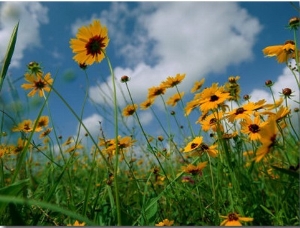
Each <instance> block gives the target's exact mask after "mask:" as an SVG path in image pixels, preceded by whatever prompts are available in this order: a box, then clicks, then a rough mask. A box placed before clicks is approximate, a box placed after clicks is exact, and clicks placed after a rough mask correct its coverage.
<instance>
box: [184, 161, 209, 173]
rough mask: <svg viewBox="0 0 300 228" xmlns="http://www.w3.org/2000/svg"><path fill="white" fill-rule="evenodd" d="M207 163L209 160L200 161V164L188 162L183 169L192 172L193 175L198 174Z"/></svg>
mask: <svg viewBox="0 0 300 228" xmlns="http://www.w3.org/2000/svg"><path fill="white" fill-rule="evenodd" d="M206 165H207V161H206V162H200V163H199V164H198V165H196V166H195V165H192V164H188V165H187V166H183V167H182V170H183V172H185V173H190V174H192V175H196V174H201V173H202V170H203V169H204V168H205V167H206Z"/></svg>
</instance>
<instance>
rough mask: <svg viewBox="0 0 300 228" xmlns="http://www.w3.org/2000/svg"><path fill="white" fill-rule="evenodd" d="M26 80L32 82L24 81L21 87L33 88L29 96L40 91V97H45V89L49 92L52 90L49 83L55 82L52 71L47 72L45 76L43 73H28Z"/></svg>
mask: <svg viewBox="0 0 300 228" xmlns="http://www.w3.org/2000/svg"><path fill="white" fill-rule="evenodd" d="M25 80H26V81H28V82H30V83H29V84H28V83H24V84H23V85H22V86H21V87H22V88H23V89H32V90H31V91H30V93H28V96H29V97H32V96H34V95H35V93H36V92H38V93H39V96H40V97H43V96H44V91H46V92H49V91H50V90H51V88H50V86H49V85H52V83H53V79H52V78H51V74H50V73H47V74H46V75H45V76H44V77H43V75H42V74H36V75H34V74H28V73H26V74H25Z"/></svg>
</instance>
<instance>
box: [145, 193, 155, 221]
mask: <svg viewBox="0 0 300 228" xmlns="http://www.w3.org/2000/svg"><path fill="white" fill-rule="evenodd" d="M157 208H158V203H157V198H152V199H151V200H150V201H149V203H148V204H147V206H146V209H145V215H146V219H147V220H148V221H149V220H151V219H152V218H153V217H154V216H155V215H156V212H157Z"/></svg>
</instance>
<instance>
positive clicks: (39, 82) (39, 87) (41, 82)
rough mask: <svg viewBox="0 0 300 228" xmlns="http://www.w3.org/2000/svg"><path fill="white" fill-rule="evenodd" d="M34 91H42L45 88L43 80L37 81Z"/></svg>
mask: <svg viewBox="0 0 300 228" xmlns="http://www.w3.org/2000/svg"><path fill="white" fill-rule="evenodd" d="M34 85H35V88H36V89H43V88H45V86H46V83H45V82H44V81H43V80H38V81H37V82H35V83H34Z"/></svg>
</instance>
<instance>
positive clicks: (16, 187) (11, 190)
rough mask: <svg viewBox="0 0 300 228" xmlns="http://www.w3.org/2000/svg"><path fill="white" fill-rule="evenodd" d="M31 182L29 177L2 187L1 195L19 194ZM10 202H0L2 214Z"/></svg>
mask: <svg viewBox="0 0 300 228" xmlns="http://www.w3.org/2000/svg"><path fill="white" fill-rule="evenodd" d="M28 183H29V179H26V180H22V181H19V182H16V183H14V184H12V185H10V186H7V187H4V188H1V189H0V196H4V197H5V196H17V195H18V194H19V193H20V192H21V191H22V190H23V189H24V188H25V187H26V186H27V185H28ZM7 205H8V203H3V202H2V203H0V214H2V213H3V212H4V210H5V208H6V206H7Z"/></svg>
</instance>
